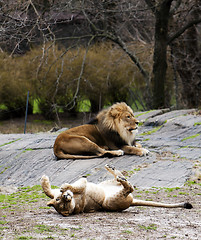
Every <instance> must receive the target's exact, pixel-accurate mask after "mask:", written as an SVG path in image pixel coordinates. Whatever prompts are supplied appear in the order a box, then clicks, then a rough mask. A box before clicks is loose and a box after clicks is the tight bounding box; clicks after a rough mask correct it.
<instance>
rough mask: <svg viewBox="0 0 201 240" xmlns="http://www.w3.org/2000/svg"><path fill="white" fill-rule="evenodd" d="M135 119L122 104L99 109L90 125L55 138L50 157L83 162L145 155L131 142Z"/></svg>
mask: <svg viewBox="0 0 201 240" xmlns="http://www.w3.org/2000/svg"><path fill="white" fill-rule="evenodd" d="M137 128H138V120H137V119H135V117H134V114H133V111H132V109H131V108H130V107H129V106H127V105H126V104H125V103H116V104H114V105H112V106H111V107H110V108H108V109H105V110H102V111H101V112H100V113H99V114H98V115H97V116H96V118H95V119H94V121H93V122H91V123H90V124H85V125H81V126H78V127H75V128H71V129H68V130H66V131H64V132H62V133H60V134H59V135H58V137H57V138H56V140H55V144H54V154H55V156H57V158H59V159H63V158H64V159H77V158H80V159H85V158H94V157H100V156H103V155H110V156H121V155H123V154H124V153H125V154H135V155H139V156H143V155H146V154H147V153H148V152H149V151H148V150H146V149H144V148H142V147H141V145H140V144H138V143H136V142H135V136H136V133H137Z"/></svg>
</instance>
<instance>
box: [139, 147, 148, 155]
mask: <svg viewBox="0 0 201 240" xmlns="http://www.w3.org/2000/svg"><path fill="white" fill-rule="evenodd" d="M140 150H141V156H147V155H148V154H149V150H147V149H145V148H141V149H140Z"/></svg>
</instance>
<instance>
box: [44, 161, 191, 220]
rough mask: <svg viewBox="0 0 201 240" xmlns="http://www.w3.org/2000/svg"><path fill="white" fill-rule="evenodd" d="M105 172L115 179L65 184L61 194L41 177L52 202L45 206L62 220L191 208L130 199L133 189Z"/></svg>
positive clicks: (118, 176) (119, 177)
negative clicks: (129, 210) (82, 215)
mask: <svg viewBox="0 0 201 240" xmlns="http://www.w3.org/2000/svg"><path fill="white" fill-rule="evenodd" d="M105 168H106V169H107V170H108V171H109V172H110V173H112V175H114V179H112V180H108V181H104V182H101V183H99V184H94V183H91V182H87V179H86V178H84V177H82V178H81V179H79V180H78V181H76V182H75V183H73V184H68V183H64V184H63V185H62V186H61V188H60V190H59V189H51V186H50V182H49V178H48V177H47V176H43V177H42V178H41V185H42V188H43V190H44V192H45V194H46V195H47V196H48V197H50V198H52V200H50V201H49V202H48V203H47V205H48V206H53V207H54V208H55V209H56V211H57V212H58V213H60V214H62V215H63V216H68V215H70V214H78V213H82V212H95V211H123V210H125V209H127V208H129V207H130V206H152V207H164V208H178V207H180V208H187V209H191V208H192V205H191V204H190V203H175V204H166V203H159V202H152V201H142V200H136V199H133V196H132V194H131V193H132V192H133V191H134V188H133V186H132V185H131V184H130V182H129V181H127V180H126V179H125V178H124V176H123V175H122V173H121V172H120V171H118V170H116V169H115V168H114V167H111V166H109V165H106V166H105Z"/></svg>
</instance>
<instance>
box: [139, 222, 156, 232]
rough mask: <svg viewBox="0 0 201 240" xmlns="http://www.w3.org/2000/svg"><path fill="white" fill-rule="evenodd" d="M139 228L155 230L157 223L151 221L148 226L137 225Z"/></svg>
mask: <svg viewBox="0 0 201 240" xmlns="http://www.w3.org/2000/svg"><path fill="white" fill-rule="evenodd" d="M138 226H139V228H140V229H144V230H155V231H156V230H157V225H156V224H154V223H152V224H149V225H148V226H144V225H138Z"/></svg>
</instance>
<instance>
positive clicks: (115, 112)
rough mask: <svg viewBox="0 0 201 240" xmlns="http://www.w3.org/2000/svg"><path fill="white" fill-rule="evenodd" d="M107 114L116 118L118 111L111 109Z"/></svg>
mask: <svg viewBox="0 0 201 240" xmlns="http://www.w3.org/2000/svg"><path fill="white" fill-rule="evenodd" d="M109 113H110V116H111V117H113V118H116V117H117V116H118V115H119V109H117V108H113V107H112V108H111V109H110V112H109Z"/></svg>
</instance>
